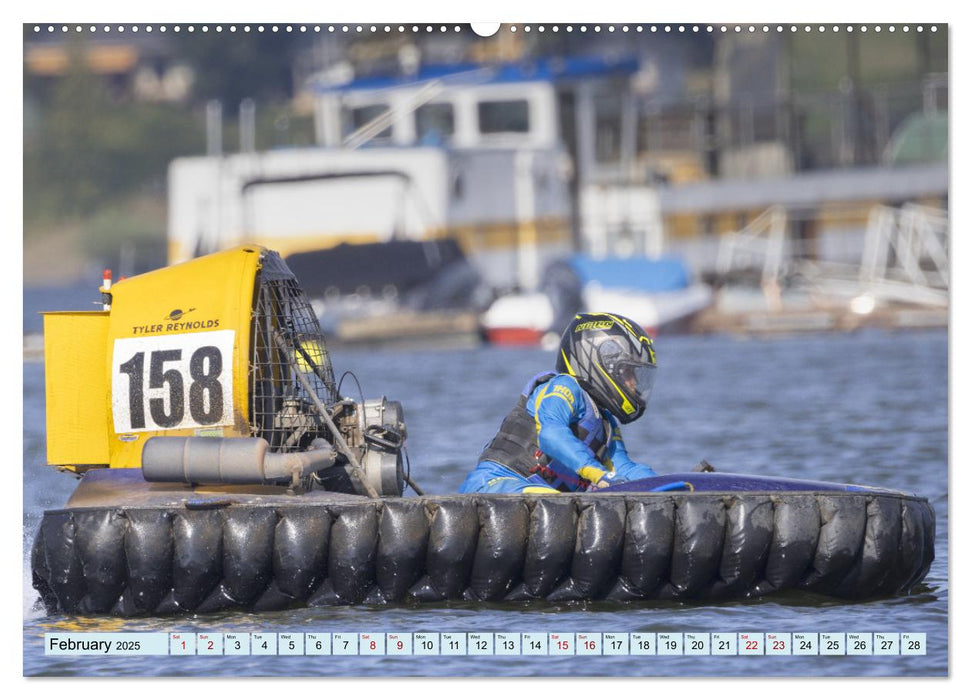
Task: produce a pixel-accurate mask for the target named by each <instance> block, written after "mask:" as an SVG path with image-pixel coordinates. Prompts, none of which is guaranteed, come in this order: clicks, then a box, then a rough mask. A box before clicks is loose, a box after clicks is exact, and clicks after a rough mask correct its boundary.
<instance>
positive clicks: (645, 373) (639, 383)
mask: <svg viewBox="0 0 971 700" xmlns="http://www.w3.org/2000/svg"><path fill="white" fill-rule="evenodd" d="M656 371H657V367H656V366H655V365H635V364H632V363H628V362H624V363H621V364H620V365H618V367H617V377H618V379H620V382H621V388H623V389H624V391H628V392H630V393H631V394H636V395H637V396H638V397H639V398H640V400H641V401H643V402H644V405H645V406H646V405H647V402H648V399H650V398H651V390H652V389H653V388H654V376H655V373H656Z"/></svg>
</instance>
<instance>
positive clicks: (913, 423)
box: [23, 331, 948, 676]
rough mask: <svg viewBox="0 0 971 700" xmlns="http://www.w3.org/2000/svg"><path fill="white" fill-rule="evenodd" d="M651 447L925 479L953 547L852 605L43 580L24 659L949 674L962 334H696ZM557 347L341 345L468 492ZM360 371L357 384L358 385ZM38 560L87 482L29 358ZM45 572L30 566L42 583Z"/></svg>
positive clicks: (914, 482) (186, 667) (425, 462)
mask: <svg viewBox="0 0 971 700" xmlns="http://www.w3.org/2000/svg"><path fill="white" fill-rule="evenodd" d="M657 345H658V355H659V360H660V363H661V369H660V372H659V376H658V380H657V385H656V387H655V392H654V396H653V398H652V403H651V406H650V408H649V410H648V415H647V417H646V418H644V419H642V420H640V421H638V422H637V423H634V424H632V425H630V426H627V427H626V428H625V430H624V435H625V438H626V441H627V443H628V447H629V450H630V452H631V454H632V455H633V456H634V457H635V458H637V459H640V460H641V461H645V462H647V463H649V464H651V465H652V466H653V467H654V468H655V469H656V470H657V471H658V472H661V473H664V472H673V471H682V470H687V469H690V468H692V467H693V466H694V465H695V464H697V463H698V461H699V460H701V459H707V460H708V461H709V462H711V463H712V464H713V465H715V467H716V468H717V469H718V470H720V471H737V472H746V473H753V474H766V475H775V476H792V477H799V478H812V479H822V480H830V481H839V482H856V483H864V484H874V485H879V486H886V487H890V488H896V489H901V490H906V491H913V492H917V493H919V494H921V495H924V496H926V497H928V498H929V499H930V500H931V502H932V504H933V506H934V508H935V510H936V513H937V555H936V560H935V562H934V564H933V566H932V568H931V570H930V573H929V574H928V576H927V578H926V579H925V581H924V583H923V584H922V585H921V586H920V587H919V588H918V589H917V590H916V591H915V592H914V593H912V594H911V595H909V596H901V597H896V598H890V599H886V600H879V601H866V602H859V603H847V602H843V601H837V600H832V599H828V598H822V597H807V596H804V595H787V596H782V597H772V598H765V599H761V600H754V601H745V602H726V603H717V604H716V603H701V604H696V603H691V604H688V603H685V604H681V603H651V604H638V605H617V604H606V603H598V604H585V605H565V604H562V605H550V604H545V603H544V604H538V603H536V604H530V605H525V606H524V605H515V606H512V605H499V604H497V605H474V606H473V605H470V604H467V603H454V604H441V605H436V606H426V607H407V606H402V607H395V608H378V607H373V608H372V607H367V606H357V607H350V608H318V609H301V610H291V611H284V612H278V613H273V614H264V615H258V616H256V615H248V614H241V613H227V614H219V615H206V616H196V615H193V616H183V617H176V618H144V619H137V620H116V619H112V618H78V617H69V616H46V615H45V614H44V613H43V611H41V610H38V609H37V608H36V607H35V596H34V595H33V591H32V589H31V588H30V586H29V582H28V583H27V585H25V599H24V673H25V674H26V675H91V676H139V675H178V676H200V675H216V676H242V675H271V676H305V675H309V676H384V675H401V676H522V675H548V676H565V675H587V676H695V675H697V676H709V675H710V676H941V675H946V674H947V673H948V666H947V651H948V649H947V645H948V640H947V632H948V579H947V571H948V562H947V544H948V512H947V495H948V480H947V479H948V473H947V460H948V452H947V437H948V412H947V398H948V373H947V335H946V333H943V332H912V333H900V334H894V333H885V332H876V331H872V332H864V333H858V334H852V335H813V336H805V337H798V338H795V337H794V338H786V339H774V340H736V339H731V338H724V337H677V338H662V339H660V340H659V341H658V344H657ZM551 361H552V356H551V354H550V353H547V352H541V351H538V350H509V349H495V348H481V349H476V350H467V351H448V352H445V351H442V352H419V351H407V352H397V351H379V352H378V351H351V350H343V349H342V350H336V351H335V352H334V366H335V370H336V371H337V374H338V376H340V374H341V373H342V372H343V371H345V370H352V371H353V372H354V373H355V374H356V376H357V377H358V378H359V379H360V381H361V384H362V385H363V387H362V388H363V393H364V395H365V396H367V397H369V398H370V397H372V396H378V395H381V394H385V395H387V396H388V397H390V398H394V399H399V400H401V401H402V402H403V404H404V407H405V417H406V420H407V424H408V430H409V437H408V451H409V455H410V457H411V464H412V476H413V477H414V479H415V480H416V481H417V482H418V483H419V485H420V486H421V487H422V488H423V489H425V490H426V491H427V492H429V493H434V494H443V493H454V491H455V490H456V489H457V488H458V485H459V484H460V483H461V481H462V479H463V478H464V476H465V473H466V471H467V470H468V469H470V468H471V467H472V465H473V464H474V462H475V458H476V456H477V455H478V453H479V451H480V449H481V448H482V446H483V445H484V443H486V442H487V441H488V440H489V438H490V437H491V436H492V434H493V431H494V430H495V429H496V427H497V426H498V424H499V421H500V419H501V417H502V416H503V415H504V414H505V412H506V411H507V410H508V409H509V408H510V406H511V405H512V402H514V401H515V399H516V396H517V395H518V393H519V391H520V390H521V389H522V385H523V384H524V383H525V382H526V380H527V379H528V378H529V377H530V376H532V375H533V374H535V373H536V372H538V371H541V370H543V369H546V368H547V367H548V366H549V364H550V363H551ZM357 391H358V390H357V387H356V385H355V384H354V383H353V381H352V380H350V379H346V380H345V385H344V389H343V393H345V394H347V395H351V396H356V395H357ZM24 425H25V428H24V436H23V440H24V483H25V485H26V486H25V489H24V494H23V504H24V533H25V534H24V562H25V567H26V566H27V564H28V552H29V546H30V544H31V543H32V542H33V538H34V534H35V533H36V529H37V526H38V523H39V519H40V516H41V514H42V512H43V510H44V509H46V508H54V507H59V506H61V505H63V503H64V501H65V500H66V499H67V497H68V495H69V493H70V491H71V490H72V489H73V488H74V485H75V481H74V479H73V478H72V477H70V476H67V475H64V474H58V473H55V472H54V471H53V470H50V469H48V468H46V467H44V466H43V464H44V460H45V453H44V440H45V436H44V385H43V367H42V365H41V364H39V363H27V364H25V365H24ZM26 579H27V575H25V580H26ZM66 630H89V631H127V632H148V631H182V632H231V631H246V632H252V631H264V632H307V631H330V632H338V631H343V632H369V631H370V632H389V631H397V632H418V631H455V632H469V631H480V632H481V631H493V632H495V631H513V632H649V631H654V632H658V631H676V632H693V631H694V632H745V631H755V632H807V631H808V632H881V631H884V632H925V633H927V638H928V653H927V655H926V656H910V657H908V656H890V657H879V656H859V657H854V656H842V657H796V656H789V657H718V656H705V657H701V658H698V657H690V656H670V657H664V656H651V657H633V656H622V657H606V656H605V657H597V658H596V659H595V660H593V661H588V660H581V659H579V658H576V657H564V658H557V657H528V656H521V657H516V658H515V659H514V660H510V659H509V658H503V657H447V656H439V657H434V658H423V657H418V656H411V657H400V658H394V657H377V658H367V657H339V656H330V657H318V658H314V657H292V658H288V657H269V658H266V657H263V658H261V657H220V658H219V659H218V660H215V661H214V660H212V659H208V658H205V657H146V658H142V659H131V658H122V657H114V658H86V657H73V658H58V657H45V656H44V655H43V651H42V640H43V635H44V633H45V632H52V631H66Z"/></svg>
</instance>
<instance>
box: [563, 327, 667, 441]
mask: <svg viewBox="0 0 971 700" xmlns="http://www.w3.org/2000/svg"><path fill="white" fill-rule="evenodd" d="M656 369H657V357H656V356H655V354H654V343H653V341H652V340H651V339H650V337H649V336H648V335H647V333H646V332H645V331H644V329H643V328H641V327H640V326H639V325H637V324H636V323H634V322H633V321H631V320H630V319H629V318H624V317H623V316H617V315H615V314H606V313H583V314H577V315H576V316H575V317H574V318H573V321H572V322H571V323H570V325H569V326H568V327H567V329H566V331H565V332H564V333H563V338H562V339H561V340H560V350H559V354H558V355H557V358H556V371H557V372H560V373H561V374H569V375H572V376H573V377H575V378H576V380H577V382H578V383H579V384H580V386H581V387H583V390H584V391H586V392H587V393H588V394H590V396H592V397H593V399H594V400H595V401H596V402H597V405H598V406H600V408H602V409H606V410H608V411H610V413H612V414H613V415H614V416H615V417H616V418H617V419H618V420H619V421H620V422H621V423H630V422H631V421H635V420H637V419H638V418H640V417H641V416H642V415H643V414H644V410H645V409H646V408H647V402H648V400H649V399H650V395H651V388H652V387H653V386H654V372H655V370H656Z"/></svg>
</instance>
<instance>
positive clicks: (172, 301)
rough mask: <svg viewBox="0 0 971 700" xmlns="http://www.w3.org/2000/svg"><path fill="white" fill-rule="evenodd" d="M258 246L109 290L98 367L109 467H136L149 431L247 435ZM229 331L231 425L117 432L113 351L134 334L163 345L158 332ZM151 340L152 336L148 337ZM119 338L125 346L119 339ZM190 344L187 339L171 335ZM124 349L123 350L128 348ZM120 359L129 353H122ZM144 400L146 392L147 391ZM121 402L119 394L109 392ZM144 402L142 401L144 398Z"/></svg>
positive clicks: (175, 267) (146, 367)
mask: <svg viewBox="0 0 971 700" xmlns="http://www.w3.org/2000/svg"><path fill="white" fill-rule="evenodd" d="M262 251H263V249H262V248H260V247H259V246H243V247H240V248H235V249H233V250H228V251H224V252H221V253H214V254H213V255H207V256H205V257H201V258H197V259H195V260H190V261H188V262H185V263H182V264H179V265H173V266H171V267H167V268H163V269H161V270H155V271H152V272H148V273H145V274H143V275H138V276H136V277H131V278H129V279H127V280H124V281H122V282H118V283H117V284H115V285H114V286H113V287H112V288H111V294H112V304H111V312H110V314H111V316H110V319H111V320H110V327H109V329H108V334H107V342H106V350H105V357H104V358H103V360H102V367H103V368H105V369H107V392H106V394H107V397H108V398H107V403H106V405H107V407H108V408H107V410H106V413H105V414H104V423H103V425H104V426H107V433H108V435H109V445H110V448H109V449H110V453H111V454H110V464H111V466H112V467H140V466H141V455H142V447H143V446H144V444H145V440H147V439H148V438H150V437H152V436H154V435H196V434H202V433H205V434H207V435H214V434H221V435H225V436H227V437H228V436H240V435H248V434H249V419H248V416H247V414H246V410H247V409H246V406H247V391H248V383H247V380H248V376H249V344H250V319H251V316H252V305H253V285H254V281H255V277H256V272H257V270H258V268H259V259H260V254H261V253H262ZM227 330H229V331H233V332H234V333H235V337H234V339H233V343H234V345H233V349H232V355H233V357H232V371H233V384H232V401H233V406H234V411H233V414H232V415H231V416H230V417H229V419H230V420H231V422H232V424H231V425H222V424H220V425H219V426H218V427H214V428H206V429H202V428H182V429H168V430H161V429H159V430H134V429H133V430H131V431H130V432H121V433H117V432H116V430H115V425H116V423H115V416H114V415H113V409H112V397H111V387H112V378H113V377H114V375H115V374H117V373H120V371H121V370H120V367H115V366H114V363H115V359H116V358H114V349H115V348H116V345H117V347H134V349H135V350H137V349H138V346H137V343H136V342H132V340H133V339H140V340H141V342H144V343H146V344H148V345H147V346H150V344H151V343H156V344H158V345H159V347H161V346H162V345H164V339H162V340H159V339H160V338H162V337H165V336H168V337H171V336H176V335H179V336H181V335H192V334H196V333H212V332H214V331H227ZM153 339H154V340H153ZM118 341H122V343H125V342H126V341H128V345H127V346H123V345H118ZM179 342H182V343H183V344H191V342H192V341H191V339H185V340H184V341H176V342H175V343H173V345H177V344H178V343H179ZM126 352H127V350H126ZM120 359H127V356H125V357H122V358H120ZM144 362H145V364H144V367H142V368H140V371H143V372H145V373H148V372H149V371H150V370H149V360H148V358H147V357H145V359H144ZM146 398H147V397H146ZM115 399H116V401H121V402H122V403H120V404H118V405H120V406H122V407H124V406H125V405H127V404H125V403H123V402H124V401H125V397H124V396H120V397H115ZM143 403H144V402H143Z"/></svg>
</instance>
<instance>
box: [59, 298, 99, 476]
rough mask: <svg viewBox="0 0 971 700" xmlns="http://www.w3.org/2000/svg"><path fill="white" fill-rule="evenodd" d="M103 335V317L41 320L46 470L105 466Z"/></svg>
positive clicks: (87, 314)
mask: <svg viewBox="0 0 971 700" xmlns="http://www.w3.org/2000/svg"><path fill="white" fill-rule="evenodd" d="M107 335H108V314H107V313H106V312H103V311H75V312H67V311H65V312H53V313H46V314H44V371H45V378H46V393H47V462H48V464H57V465H72V466H83V465H106V464H108V435H107V432H106V431H105V425H106V424H107V422H108V405H109V402H108V394H109V391H108V377H107V376H106V375H105V347H106V339H107Z"/></svg>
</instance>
